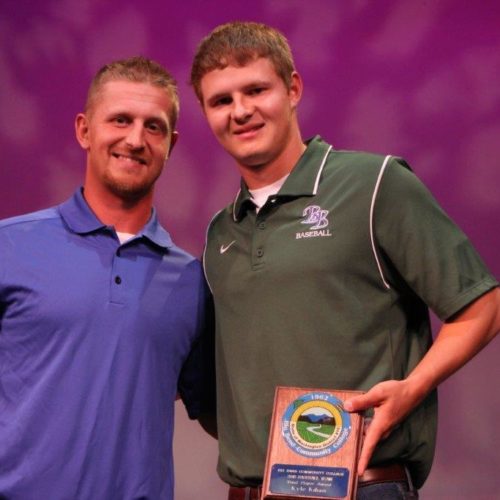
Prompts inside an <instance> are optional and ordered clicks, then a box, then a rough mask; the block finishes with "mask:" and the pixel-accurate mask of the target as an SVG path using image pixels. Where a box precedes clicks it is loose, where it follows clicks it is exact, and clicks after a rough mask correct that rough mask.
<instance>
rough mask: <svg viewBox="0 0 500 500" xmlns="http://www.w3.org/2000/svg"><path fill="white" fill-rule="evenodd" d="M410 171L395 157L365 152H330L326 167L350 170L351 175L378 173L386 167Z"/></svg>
mask: <svg viewBox="0 0 500 500" xmlns="http://www.w3.org/2000/svg"><path fill="white" fill-rule="evenodd" d="M389 165H390V166H391V167H392V168H403V169H405V170H411V168H410V166H409V165H408V163H407V162H406V161H405V160H404V159H403V158H401V157H399V156H396V155H391V154H387V155H382V154H378V153H369V152H366V151H348V150H335V149H334V150H332V152H331V153H330V156H329V158H328V162H327V165H326V166H327V167H328V168H329V169H330V170H333V169H336V168H337V169H342V168H344V169H347V168H348V169H351V170H352V171H353V173H361V174H362V173H367V172H379V171H380V170H381V169H383V168H385V167H386V166H389Z"/></svg>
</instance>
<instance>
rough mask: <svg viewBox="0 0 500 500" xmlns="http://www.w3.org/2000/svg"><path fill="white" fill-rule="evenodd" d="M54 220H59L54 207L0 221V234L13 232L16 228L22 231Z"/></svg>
mask: <svg viewBox="0 0 500 500" xmlns="http://www.w3.org/2000/svg"><path fill="white" fill-rule="evenodd" d="M54 219H60V216H59V213H58V211H57V208H56V207H51V208H46V209H43V210H38V211H36V212H30V213H27V214H23V215H16V216H14V217H9V218H7V219H2V220H0V232H5V231H8V230H15V229H17V228H22V230H23V231H24V230H26V228H27V227H29V226H37V225H39V224H43V223H44V222H47V221H50V220H54Z"/></svg>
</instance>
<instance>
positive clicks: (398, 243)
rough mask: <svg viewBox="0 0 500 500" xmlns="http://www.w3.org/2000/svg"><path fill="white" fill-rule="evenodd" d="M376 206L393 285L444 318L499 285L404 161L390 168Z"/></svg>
mask: <svg viewBox="0 0 500 500" xmlns="http://www.w3.org/2000/svg"><path fill="white" fill-rule="evenodd" d="M374 207H375V208H374V233H375V238H376V242H377V245H378V246H379V248H380V252H381V254H382V258H383V261H385V263H386V265H385V271H386V272H387V274H388V277H389V279H390V283H391V285H396V286H397V282H398V280H400V279H402V280H403V281H404V283H405V284H406V285H408V286H409V287H410V288H411V290H412V291H413V292H414V293H415V294H417V295H418V296H419V297H420V298H421V299H422V300H423V301H424V302H425V303H426V304H427V305H428V306H429V307H430V308H431V309H432V310H433V311H434V312H435V313H436V314H437V315H438V316H439V318H440V319H441V320H443V321H444V320H446V319H448V318H450V317H451V316H453V315H454V314H456V313H457V312H458V311H459V310H460V309H462V308H463V307H465V306H466V305H468V304H469V303H471V302H473V301H474V300H475V299H476V298H478V297H479V296H481V295H482V294H484V293H486V292H487V291H488V290H490V289H491V288H493V287H495V286H497V285H498V283H497V281H496V280H495V279H494V277H493V276H492V275H491V274H490V272H489V271H488V269H487V268H486V266H485V264H484V262H483V261H482V259H481V257H480V256H479V255H478V253H477V252H476V250H475V249H474V247H473V246H472V244H471V242H470V241H469V239H468V238H467V236H466V235H465V234H464V233H463V231H461V230H460V228H458V226H457V225H456V224H455V223H454V222H453V221H452V220H451V219H450V217H449V216H448V215H447V214H446V213H445V212H444V211H443V210H442V208H441V207H440V206H439V204H438V203H437V202H436V200H435V199H434V197H433V196H432V194H431V193H430V191H429V190H428V189H427V188H426V187H425V186H424V185H423V183H422V182H420V181H419V180H418V179H417V177H416V176H415V175H414V174H413V172H412V171H411V169H410V168H409V166H408V165H407V164H406V163H405V162H404V160H401V159H392V160H391V161H390V162H389V164H388V165H387V168H386V169H385V171H384V172H383V175H382V178H381V182H380V185H379V190H378V192H377V193H376V199H375V205H374Z"/></svg>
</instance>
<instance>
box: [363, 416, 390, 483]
mask: <svg viewBox="0 0 500 500" xmlns="http://www.w3.org/2000/svg"><path fill="white" fill-rule="evenodd" d="M383 433H384V429H382V428H381V426H379V425H377V423H376V421H375V420H373V421H372V423H371V425H370V426H369V427H368V429H367V431H366V435H365V439H364V440H363V446H362V448H361V454H360V456H359V461H358V474H359V475H361V474H363V473H364V472H365V470H366V468H367V467H368V463H369V462H370V459H371V457H372V455H373V451H374V450H375V447H376V446H377V443H378V442H379V441H380V439H381V437H382V435H383Z"/></svg>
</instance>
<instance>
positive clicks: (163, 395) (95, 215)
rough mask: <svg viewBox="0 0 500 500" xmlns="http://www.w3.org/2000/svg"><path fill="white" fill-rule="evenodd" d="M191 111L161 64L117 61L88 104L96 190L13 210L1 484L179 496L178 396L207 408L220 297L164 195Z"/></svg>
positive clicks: (30, 492) (22, 490)
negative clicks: (172, 231)
mask: <svg viewBox="0 0 500 500" xmlns="http://www.w3.org/2000/svg"><path fill="white" fill-rule="evenodd" d="M178 109H179V104H178V96H177V89H176V85H175V81H174V80H173V79H172V77H171V76H170V74H169V73H168V72H167V71H166V70H165V69H164V68H163V67H161V66H160V65H158V64H157V63H155V62H153V61H150V60H147V59H144V58H142V57H135V58H130V59H126V60H122V61H116V62H114V63H111V64H109V65H106V66H104V67H103V68H102V69H101V70H100V71H99V72H98V73H97V75H96V77H95V78H94V80H93V82H92V85H91V88H90V90H89V95H88V100H87V105H86V109H85V112H84V113H81V114H79V115H78V116H77V117H76V136H77V139H78V141H79V143H80V145H81V146H82V148H83V149H84V150H85V151H86V153H87V166H86V176H85V183H84V186H83V188H82V189H78V190H77V191H76V193H75V194H74V195H73V196H72V197H71V198H70V199H69V200H67V201H66V202H64V203H62V204H61V205H59V206H56V207H53V208H49V209H46V210H42V211H39V212H35V213H31V214H27V215H22V216H18V217H14V218H10V219H7V220H3V221H2V222H0V443H1V444H0V497H1V498H8V499H11V498H12V499H32V498H33V499H34V498H45V499H50V500H69V499H72V500H73V499H103V500H104V499H120V500H126V499H130V500H131V499H139V498H141V499H146V498H147V499H154V500H158V499H167V500H170V499H172V498H173V466H172V433H173V419H174V401H175V399H176V397H177V394H179V395H180V397H181V398H182V399H183V401H184V403H185V405H186V407H187V411H188V414H189V416H190V417H191V418H197V417H198V416H199V415H200V412H201V411H202V401H201V384H200V383H199V381H200V378H201V366H202V362H201V348H202V345H203V344H204V342H203V338H204V337H203V335H202V332H203V328H204V315H205V311H206V304H207V294H206V292H205V286H204V279H203V274H202V271H201V266H200V264H199V262H198V261H197V260H195V259H194V258H193V257H191V256H190V255H188V254H187V253H186V252H184V251H183V250H181V249H180V248H178V247H176V246H175V245H174V244H173V242H172V240H171V239H170V236H169V234H168V233H167V232H166V231H165V229H163V227H162V226H161V225H160V223H159V222H158V218H157V214H156V212H155V210H154V209H153V207H152V199H153V190H154V185H155V181H156V180H157V178H158V177H159V175H160V174H161V172H162V169H163V166H164V163H165V161H166V160H167V158H168V156H169V153H170V151H171V150H172V147H173V146H174V144H175V142H176V139H177V132H176V131H175V124H176V119H177V116H178Z"/></svg>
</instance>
